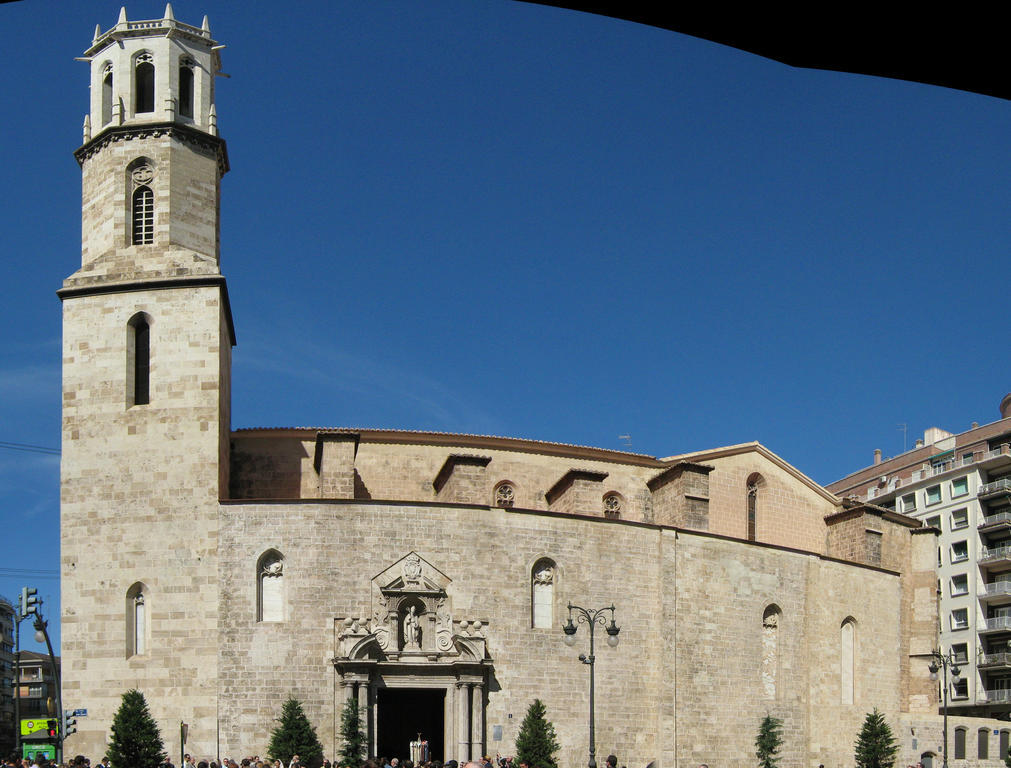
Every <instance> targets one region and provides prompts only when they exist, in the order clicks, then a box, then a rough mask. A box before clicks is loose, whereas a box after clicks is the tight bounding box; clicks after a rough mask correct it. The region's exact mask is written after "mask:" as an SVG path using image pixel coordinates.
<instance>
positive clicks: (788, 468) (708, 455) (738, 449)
mask: <svg viewBox="0 0 1011 768" xmlns="http://www.w3.org/2000/svg"><path fill="white" fill-rule="evenodd" d="M743 453H757V454H758V455H759V456H761V457H762V458H764V459H767V460H768V461H769V462H771V463H773V464H775V465H776V466H777V467H779V468H780V469H782V470H783V471H784V472H786V473H787V474H790V475H793V477H795V478H796V479H797V480H799V481H800V482H801V483H803V484H804V485H806V486H807V487H808V488H810V489H811V490H812V491H814V492H815V493H817V494H818V495H819V496H821V497H822V498H824V499H825V500H826V501H830V502H832V503H833V504H839V503H840V499H839V497H838V496H836V495H835V494H834V493H832V492H830V491H828V490H826V489H825V488H824V487H823V486H821V485H819V484H818V483H816V482H815V481H814V480H812V479H811V478H810V477H808V476H807V475H805V474H804V473H803V472H801V471H800V470H799V469H797V468H796V467H795V466H793V465H792V464H790V463H789V462H787V461H786V460H784V459H782V458H780V457H779V456H777V455H776V454H774V453H773V452H772V451H770V450H769V449H768V448H766V447H765V446H764V445H762V444H761V443H759V442H757V441H752V442H750V443H739V444H737V445H727V446H724V447H723V448H712V449H710V450H708V451H694V452H692V453H682V454H680V455H678V456H667V457H665V458H663V459H660V461H663V462H678V461H690V462H695V463H699V464H702V463H705V462H708V461H712V460H714V459H721V458H723V457H725V456H738V455H740V454H743Z"/></svg>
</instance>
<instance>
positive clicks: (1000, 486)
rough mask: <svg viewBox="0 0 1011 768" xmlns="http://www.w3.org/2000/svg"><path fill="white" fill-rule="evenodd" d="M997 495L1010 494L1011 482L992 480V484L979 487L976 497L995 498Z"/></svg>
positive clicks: (1005, 479)
mask: <svg viewBox="0 0 1011 768" xmlns="http://www.w3.org/2000/svg"><path fill="white" fill-rule="evenodd" d="M999 493H1011V480H1008V479H1007V478H1004V479H1003V480H994V481H993V482H992V483H987V484H986V485H981V486H980V487H979V490H978V491H976V495H977V496H978V497H980V498H983V497H984V496H996V495H997V494H999Z"/></svg>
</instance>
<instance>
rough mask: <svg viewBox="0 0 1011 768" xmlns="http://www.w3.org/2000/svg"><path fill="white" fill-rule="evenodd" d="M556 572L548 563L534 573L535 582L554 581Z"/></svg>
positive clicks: (546, 582) (545, 582) (547, 582)
mask: <svg viewBox="0 0 1011 768" xmlns="http://www.w3.org/2000/svg"><path fill="white" fill-rule="evenodd" d="M554 578H555V572H554V570H553V569H552V568H551V566H550V565H546V566H544V567H543V568H540V569H538V571H537V572H536V573H534V584H550V583H551V582H552V581H554Z"/></svg>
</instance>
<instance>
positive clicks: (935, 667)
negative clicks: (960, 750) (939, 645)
mask: <svg viewBox="0 0 1011 768" xmlns="http://www.w3.org/2000/svg"><path fill="white" fill-rule="evenodd" d="M949 668H950V669H951V679H952V680H953V681H957V680H958V678H959V676H960V674H961V670H960V669H959V668H958V662H957V661H956V660H955V656H954V655H953V654H951V653H950V652H949V653H948V654H947V655H945V654H943V653H941V652H940V651H939V650H933V651H931V652H930V664H929V666H928V667H927V669H929V670H930V679H931V680H937V673H938V671H942V672H943V676H944V680H943V682H944V686H943V687H944V695H943V697H942V699H941V701H942V704H941V711H942V713H943V715H944V768H948V669H949Z"/></svg>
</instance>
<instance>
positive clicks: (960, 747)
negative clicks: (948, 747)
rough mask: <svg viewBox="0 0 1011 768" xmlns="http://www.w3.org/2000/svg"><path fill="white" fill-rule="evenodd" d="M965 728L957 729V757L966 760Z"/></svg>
mask: <svg viewBox="0 0 1011 768" xmlns="http://www.w3.org/2000/svg"><path fill="white" fill-rule="evenodd" d="M965 731H966V729H965V728H956V729H955V759H956V760H965Z"/></svg>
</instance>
